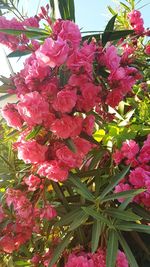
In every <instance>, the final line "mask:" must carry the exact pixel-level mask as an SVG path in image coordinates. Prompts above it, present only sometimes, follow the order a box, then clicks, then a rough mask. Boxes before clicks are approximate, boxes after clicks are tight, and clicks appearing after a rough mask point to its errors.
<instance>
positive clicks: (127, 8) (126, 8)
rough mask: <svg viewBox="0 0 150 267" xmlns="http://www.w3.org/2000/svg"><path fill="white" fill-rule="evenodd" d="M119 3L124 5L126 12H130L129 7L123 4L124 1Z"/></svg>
mask: <svg viewBox="0 0 150 267" xmlns="http://www.w3.org/2000/svg"><path fill="white" fill-rule="evenodd" d="M120 5H121V6H122V7H124V8H125V10H126V11H127V12H130V11H131V10H130V8H129V7H128V6H127V5H125V4H124V3H122V2H120Z"/></svg>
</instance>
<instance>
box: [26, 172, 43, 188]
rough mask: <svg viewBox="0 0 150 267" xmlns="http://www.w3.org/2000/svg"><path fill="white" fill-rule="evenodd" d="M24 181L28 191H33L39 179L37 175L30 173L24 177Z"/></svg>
mask: <svg viewBox="0 0 150 267" xmlns="http://www.w3.org/2000/svg"><path fill="white" fill-rule="evenodd" d="M24 182H25V184H26V185H28V190H29V191H35V190H37V189H38V188H39V186H40V183H41V179H40V178H39V177H38V176H35V175H33V174H31V175H30V176H29V177H25V178H24Z"/></svg>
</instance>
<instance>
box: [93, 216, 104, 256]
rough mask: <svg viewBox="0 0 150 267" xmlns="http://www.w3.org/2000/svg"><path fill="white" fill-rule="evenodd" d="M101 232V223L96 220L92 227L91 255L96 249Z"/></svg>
mask: <svg viewBox="0 0 150 267" xmlns="http://www.w3.org/2000/svg"><path fill="white" fill-rule="evenodd" d="M101 230H102V223H101V222H100V221H98V220H95V221H94V223H93V227H92V241H91V249H92V253H94V252H95V251H96V250H97V248H98V245H99V238H100V235H101Z"/></svg>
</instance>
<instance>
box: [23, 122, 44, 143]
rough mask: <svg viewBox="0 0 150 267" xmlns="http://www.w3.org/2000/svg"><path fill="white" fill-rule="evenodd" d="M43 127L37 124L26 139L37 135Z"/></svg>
mask: <svg viewBox="0 0 150 267" xmlns="http://www.w3.org/2000/svg"><path fill="white" fill-rule="evenodd" d="M41 129H42V126H41V125H38V126H35V127H34V128H33V130H32V131H31V132H30V133H29V134H28V135H27V136H26V140H29V139H32V138H34V137H36V136H37V134H38V133H39V131H40V130H41Z"/></svg>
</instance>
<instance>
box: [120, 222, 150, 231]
mask: <svg viewBox="0 0 150 267" xmlns="http://www.w3.org/2000/svg"><path fill="white" fill-rule="evenodd" d="M116 227H117V228H118V229H119V230H122V231H137V232H142V233H146V234H150V226H149V225H144V224H139V223H127V222H126V224H123V223H120V224H119V223H117V225H116Z"/></svg>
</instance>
